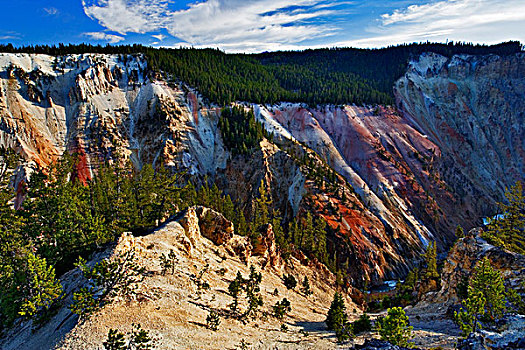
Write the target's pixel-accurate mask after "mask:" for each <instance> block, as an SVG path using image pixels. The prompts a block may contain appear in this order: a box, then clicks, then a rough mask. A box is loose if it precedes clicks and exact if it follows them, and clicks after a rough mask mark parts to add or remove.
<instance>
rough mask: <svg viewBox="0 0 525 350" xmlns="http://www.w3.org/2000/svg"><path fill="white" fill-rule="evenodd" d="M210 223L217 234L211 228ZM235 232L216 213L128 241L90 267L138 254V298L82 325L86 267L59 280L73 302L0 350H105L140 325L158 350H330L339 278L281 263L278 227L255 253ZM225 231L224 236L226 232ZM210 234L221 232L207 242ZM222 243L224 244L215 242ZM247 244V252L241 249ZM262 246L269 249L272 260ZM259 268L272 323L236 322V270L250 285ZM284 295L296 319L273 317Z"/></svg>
mask: <svg viewBox="0 0 525 350" xmlns="http://www.w3.org/2000/svg"><path fill="white" fill-rule="evenodd" d="M210 218H213V219H212V220H209V219H210ZM207 223H210V224H211V225H212V226H213V229H211V230H208V228H207V227H206V224H207ZM230 228H231V224H230V223H229V222H228V221H227V220H225V219H224V218H223V217H222V215H221V214H219V213H217V212H214V211H212V210H211V209H208V208H204V207H193V208H189V209H188V210H186V211H184V212H182V213H180V215H177V216H175V217H173V218H172V219H170V220H169V221H168V222H167V223H165V224H164V225H162V226H161V227H159V228H158V229H156V230H155V231H153V232H152V233H150V234H147V235H143V236H138V237H134V236H133V235H131V234H129V233H126V234H124V235H122V237H121V238H120V239H119V241H118V243H117V244H116V246H114V247H111V248H109V249H107V250H105V251H103V252H99V253H97V254H95V255H94V257H93V259H92V260H91V261H89V262H88V265H91V266H92V265H93V264H95V263H96V262H98V261H100V260H101V259H103V258H111V257H112V256H114V255H115V254H119V253H121V252H126V251H129V250H130V249H133V250H134V251H135V259H136V260H135V263H137V264H138V265H139V266H140V267H141V268H144V269H145V274H144V279H143V280H142V282H141V283H140V285H139V286H138V288H137V289H136V295H135V296H134V297H133V298H129V300H127V299H126V300H120V299H118V300H115V301H113V302H112V303H111V304H109V305H106V306H105V307H104V308H103V309H101V310H100V311H98V312H96V313H95V314H93V315H92V316H90V317H89V318H87V319H85V320H83V321H82V322H79V321H78V317H77V316H76V315H74V314H72V313H71V311H70V310H69V308H68V306H69V305H70V304H71V302H72V294H73V293H74V292H75V291H76V290H77V289H78V288H82V287H85V286H86V285H87V284H88V283H89V282H88V281H85V280H84V279H83V278H82V276H81V273H80V271H79V270H78V269H75V270H72V271H70V272H68V273H67V274H65V275H64V276H62V277H61V282H62V284H63V285H64V290H65V295H64V298H63V301H62V303H61V304H60V305H59V307H58V310H56V313H55V314H53V315H52V316H51V317H50V319H49V320H48V321H47V322H46V323H44V324H43V325H40V326H39V327H35V328H33V327H32V326H33V325H32V323H31V322H18V323H17V324H16V325H15V327H14V328H13V329H11V330H9V331H8V332H6V333H5V334H3V335H2V336H3V337H2V338H0V349H2V350H14V349H17V350H25V349H28V350H33V349H99V348H102V347H103V345H102V343H103V342H104V341H105V340H106V339H107V335H108V331H109V329H119V330H120V331H126V330H128V329H129V327H130V325H131V324H132V323H140V324H141V326H142V327H143V328H144V329H146V330H148V331H149V332H150V334H151V335H152V336H154V337H155V338H156V339H157V348H159V349H188V348H194V347H195V346H198V348H200V349H222V348H237V347H238V345H239V343H240V342H241V339H244V340H245V342H246V343H248V344H260V345H261V347H263V348H264V347H270V348H274V347H281V345H282V344H283V343H290V344H293V348H312V347H314V348H316V349H324V350H328V349H332V348H333V347H334V346H335V337H334V336H333V334H331V333H328V332H326V331H325V325H324V319H325V318H326V316H325V314H326V311H327V310H328V308H329V306H330V302H331V300H332V298H333V294H334V293H335V290H336V288H335V277H334V276H333V274H331V273H328V274H326V273H325V272H326V271H324V270H323V271H317V270H316V269H315V267H313V266H310V265H303V264H302V263H301V262H299V261H298V260H297V259H295V258H294V257H290V258H289V259H288V260H287V261H286V262H284V261H281V260H280V259H279V258H278V253H277V252H276V251H275V250H274V249H273V248H272V247H275V242H273V241H272V230H271V226H269V227H267V234H266V235H263V237H264V239H263V241H264V245H261V246H259V247H258V248H257V249H256V251H255V254H253V255H252V254H251V253H252V248H251V246H250V244H249V240H248V238H247V237H241V236H238V235H236V234H235V233H234V232H233V231H231V230H230ZM221 231H222V232H223V233H224V235H221V234H220V232H221ZM204 232H212V233H213V234H211V235H210V237H211V238H207V237H205V236H204V234H203V233H204ZM212 239H215V241H212ZM219 240H222V241H223V242H222V243H217V242H219ZM241 246H242V249H240V250H237V248H239V247H241ZM263 246H264V247H269V248H271V251H269V252H264V250H263V248H262V247H263ZM168 254H171V255H170V258H172V259H174V262H175V267H174V272H173V273H163V272H162V266H161V259H160V257H161V256H162V255H164V256H167V255H168ZM275 259H277V260H278V261H280V262H281V265H280V266H279V268H278V269H277V268H275V266H274V265H271V264H273V263H274V262H276V261H277V260H275ZM270 265H271V266H270ZM251 266H254V267H256V270H257V271H260V272H261V275H262V281H261V288H260V294H261V296H262V297H263V299H264V305H263V306H262V307H261V310H260V311H261V313H262V312H264V314H265V315H266V316H264V317H258V318H256V319H255V320H252V319H247V320H245V321H244V322H241V321H240V320H238V319H237V317H236V316H232V315H231V312H230V309H229V305H230V304H231V303H232V300H233V299H232V297H231V296H230V295H229V293H228V285H229V283H230V282H231V281H232V280H234V279H235V278H236V275H237V272H240V273H241V274H242V275H243V276H244V277H248V275H249V273H250V267H251ZM266 267H271V268H266ZM284 273H286V274H292V275H294V276H296V278H297V279H300V278H303V277H304V276H307V277H308V279H309V281H310V286H311V289H312V292H313V294H312V295H310V296H305V295H303V294H301V293H300V292H299V290H298V289H297V290H288V289H287V288H286V287H285V286H284V284H283V281H282V276H283V274H284ZM197 279H199V281H198V282H199V283H197ZM201 282H206V283H207V284H208V285H209V288H206V289H203V288H201V287H200V286H202V284H201ZM275 290H277V294H278V295H276V294H275V293H274V292H275ZM343 295H344V298H345V302H346V305H347V307H348V309H349V310H355V311H354V312H355V313H357V312H358V310H359V307H358V306H357V305H355V304H354V303H353V301H352V300H351V299H350V298H349V296H348V294H346V293H344V294H343ZM283 297H286V299H288V300H289V301H290V302H291V305H292V311H291V312H289V313H288V314H287V315H286V316H285V317H284V319H282V320H278V319H276V318H274V317H268V315H272V306H273V305H275V303H276V302H277V301H280V300H282V299H283ZM244 299H245V298H244V296H243V297H241V298H240V300H239V308H241V309H243V310H244V309H245V308H246V307H247V305H246V301H245V300H244ZM210 311H215V312H217V313H218V314H219V315H220V316H221V323H220V328H219V331H218V332H213V331H211V330H208V329H207V328H206V327H205V322H206V317H207V315H208V314H209V312H210ZM350 317H351V318H352V317H353V315H350ZM283 323H286V324H287V326H288V330H287V331H286V332H283V331H281V328H280V327H281V324H283ZM311 325H314V326H315V327H316V329H315V333H312V334H311V335H309V336H308V337H305V336H304V334H303V333H304V332H305V329H308V331H311V330H312V329H311V327H312V326H311ZM307 327H308V328H307Z"/></svg>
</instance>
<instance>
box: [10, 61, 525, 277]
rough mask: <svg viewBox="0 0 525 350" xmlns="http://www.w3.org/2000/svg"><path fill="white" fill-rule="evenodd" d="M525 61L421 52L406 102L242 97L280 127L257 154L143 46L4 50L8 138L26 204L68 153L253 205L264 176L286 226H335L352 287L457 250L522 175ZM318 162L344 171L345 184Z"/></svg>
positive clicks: (88, 168)
mask: <svg viewBox="0 0 525 350" xmlns="http://www.w3.org/2000/svg"><path fill="white" fill-rule="evenodd" d="M523 61H525V55H524V54H515V55H511V56H508V57H500V56H495V55H488V56H465V55H460V56H454V57H452V58H446V57H443V56H440V55H437V54H423V55H421V56H420V57H419V58H418V59H416V60H414V61H412V62H411V63H410V64H409V67H408V70H407V73H406V74H405V75H404V76H403V77H401V78H400V79H399V80H398V81H397V83H396V85H395V87H394V92H395V96H396V100H397V108H395V107H393V106H381V105H379V106H356V105H345V106H336V105H325V106H318V107H311V106H307V105H303V104H292V103H285V102H283V103H280V104H278V105H273V106H264V105H256V104H249V103H242V102H239V105H242V106H244V107H246V108H253V110H254V112H255V115H256V118H257V120H259V121H260V122H261V123H262V124H263V125H264V126H265V128H266V129H267V131H269V132H270V133H272V134H273V135H274V136H273V140H272V142H270V141H268V140H265V141H263V142H262V143H261V148H260V150H258V151H256V152H254V153H253V154H251V155H250V156H249V157H248V156H242V155H237V156H234V155H232V154H231V153H230V152H229V150H228V149H227V148H226V147H225V145H224V143H223V140H222V139H221V134H220V130H218V119H219V118H220V109H219V108H218V107H217V106H215V105H213V104H208V103H206V102H205V99H204V98H203V97H202V96H200V95H199V93H198V92H197V91H195V90H194V89H192V88H191V87H188V86H187V85H186V84H184V83H183V82H180V81H177V80H176V77H166V76H163V75H162V74H161V72H154V71H152V70H150V69H149V68H148V62H147V60H146V59H145V57H144V56H142V55H140V54H137V55H102V54H82V55H66V56H57V57H52V56H46V55H40V54H0V145H2V146H4V147H8V148H12V149H15V150H16V151H17V152H18V153H19V154H21V155H22V156H23V158H24V160H25V162H26V164H25V166H24V168H23V169H21V174H19V176H17V179H16V181H15V182H16V183H15V184H14V185H15V186H16V187H17V188H18V192H19V193H18V196H17V200H16V203H15V205H18V206H19V205H20V204H21V202H22V200H23V186H24V184H25V181H26V180H27V177H28V176H29V174H30V172H31V169H32V168H33V167H35V166H38V167H45V166H48V165H50V164H51V163H52V162H53V161H55V160H56V159H58V157H60V155H61V154H62V153H64V152H70V153H73V152H75V153H77V154H78V155H79V156H80V159H81V162H79V165H78V167H79V169H78V171H77V173H78V177H79V178H80V179H81V180H82V181H88V180H89V179H90V178H91V177H92V175H93V172H96V169H97V167H98V166H100V164H102V163H104V162H106V161H108V160H110V159H112V158H115V157H117V156H118V157H122V158H123V159H130V160H131V161H132V163H133V164H134V166H135V167H136V168H141V167H142V166H143V164H146V163H153V164H154V165H155V164H159V163H160V162H162V163H163V164H164V165H165V166H167V167H169V168H170V169H172V170H173V171H186V172H187V173H188V174H191V175H192V176H194V177H195V178H198V179H201V181H202V180H203V179H204V178H207V179H208V180H211V181H212V182H215V183H216V184H219V187H220V188H221V190H223V191H224V192H225V193H227V194H229V195H230V196H231V197H232V199H233V200H234V201H236V202H238V203H242V204H243V205H244V206H245V207H246V208H250V206H251V203H252V202H253V200H254V199H255V198H256V197H257V195H258V194H257V190H258V186H259V184H260V182H261V181H263V183H264V184H265V185H266V186H267V188H269V189H270V195H271V198H272V200H273V202H274V204H275V206H276V207H277V208H279V209H280V210H281V213H283V214H284V217H285V220H288V219H290V218H292V217H295V216H297V215H299V216H302V215H305V213H307V212H311V213H312V214H314V215H315V216H322V217H323V218H324V219H325V220H326V221H327V223H328V225H329V226H330V227H331V228H332V229H333V230H334V232H336V234H335V235H333V236H332V237H330V241H331V245H330V247H329V248H330V251H332V252H335V253H336V254H337V256H336V259H337V260H338V262H339V263H342V264H344V263H346V265H347V266H348V272H349V276H350V280H349V283H350V284H351V285H356V286H362V285H363V284H365V283H369V282H371V283H372V284H376V283H381V282H382V281H384V280H392V279H398V278H403V276H404V275H405V274H406V273H407V272H408V270H409V269H410V268H411V267H412V266H413V265H414V264H415V263H416V262H417V261H418V259H419V257H420V254H421V253H422V252H423V251H424V249H425V247H426V246H427V244H428V242H430V241H436V242H437V243H438V247H439V250H440V251H445V249H447V247H448V246H449V245H450V244H451V243H452V242H453V240H454V229H455V227H456V226H457V225H458V224H461V225H463V226H465V228H467V229H470V228H472V227H474V226H477V225H480V224H481V219H482V218H483V217H485V216H489V215H493V214H494V212H495V210H496V206H495V203H496V202H497V201H499V200H501V198H502V194H503V191H504V189H505V187H506V186H510V185H512V184H513V183H514V182H515V181H517V180H520V179H523V178H524V177H525V164H524V159H525V144H524V142H525V138H523V135H524V134H525V133H524V130H523V128H524V127H525V126H524V125H525V123H523V117H524V116H523V110H524V108H523V107H524V106H523V103H524V102H523V99H522V98H519V96H523V93H524V91H525V83H524V81H523V79H522V77H523V76H524V74H525V72H524V71H523V69H524V68H523V67H524V65H523ZM500 77H505V79H504V80H503V81H504V83H502V82H501V81H500ZM304 157H307V158H309V159H310V158H311V159H312V162H311V163H310V165H307V166H306V165H305V164H302V163H301V162H299V161H298V159H299V158H304ZM311 167H314V168H322V169H326V170H327V171H335V172H336V173H337V176H336V180H335V183H336V185H335V186H328V185H326V184H319V183H317V182H316V181H313V180H312V179H311V178H309V176H308V173H309V172H310V171H311V170H312V169H311Z"/></svg>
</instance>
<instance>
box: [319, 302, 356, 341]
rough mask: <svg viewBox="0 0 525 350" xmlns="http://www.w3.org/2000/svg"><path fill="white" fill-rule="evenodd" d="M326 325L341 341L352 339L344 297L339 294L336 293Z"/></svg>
mask: <svg viewBox="0 0 525 350" xmlns="http://www.w3.org/2000/svg"><path fill="white" fill-rule="evenodd" d="M325 323H326V326H327V327H328V329H329V330H332V331H335V333H336V336H337V339H338V340H339V341H343V340H345V339H348V338H349V337H350V333H351V326H350V324H349V323H348V316H347V315H346V306H345V302H344V300H343V296H342V295H341V294H340V293H339V292H335V294H334V299H333V300H332V304H331V305H330V309H329V310H328V314H327V316H326V320H325Z"/></svg>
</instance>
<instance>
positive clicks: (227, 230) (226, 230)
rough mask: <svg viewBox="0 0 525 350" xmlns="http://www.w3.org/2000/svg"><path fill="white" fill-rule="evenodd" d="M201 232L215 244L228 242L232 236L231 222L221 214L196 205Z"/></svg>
mask: <svg viewBox="0 0 525 350" xmlns="http://www.w3.org/2000/svg"><path fill="white" fill-rule="evenodd" d="M195 213H196V214H197V217H198V219H199V227H200V232H201V234H202V235H203V236H204V237H206V238H208V239H209V240H211V241H212V242H213V243H215V244H217V245H222V244H225V243H228V242H229V241H230V240H231V239H232V237H233V223H232V222H231V221H229V220H227V219H226V218H225V217H224V216H223V215H222V214H220V213H217V212H216V211H214V210H211V209H209V208H205V207H200V206H199V207H196V208H195Z"/></svg>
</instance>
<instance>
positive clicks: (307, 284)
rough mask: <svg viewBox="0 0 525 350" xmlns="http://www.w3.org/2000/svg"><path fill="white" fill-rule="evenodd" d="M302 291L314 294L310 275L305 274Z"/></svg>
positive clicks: (305, 293) (308, 294)
mask: <svg viewBox="0 0 525 350" xmlns="http://www.w3.org/2000/svg"><path fill="white" fill-rule="evenodd" d="M301 292H303V294H304V295H306V296H310V295H312V290H311V288H310V281H309V280H308V276H304V279H303V283H302V286H301Z"/></svg>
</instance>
